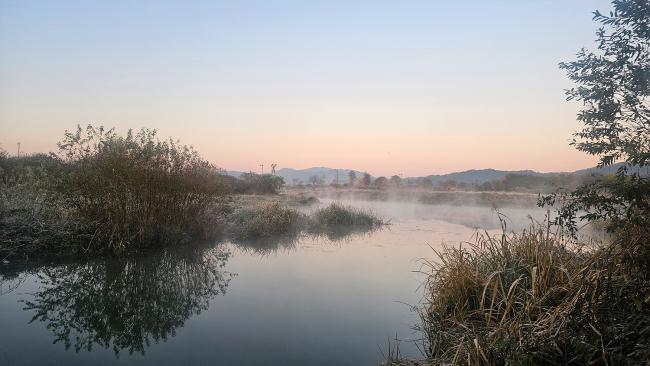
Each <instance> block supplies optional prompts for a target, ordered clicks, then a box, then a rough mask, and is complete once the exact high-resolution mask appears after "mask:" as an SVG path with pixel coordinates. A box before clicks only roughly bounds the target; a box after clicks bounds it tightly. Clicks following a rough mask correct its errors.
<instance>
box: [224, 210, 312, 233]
mask: <svg viewBox="0 0 650 366" xmlns="http://www.w3.org/2000/svg"><path fill="white" fill-rule="evenodd" d="M304 221H305V216H304V215H303V214H301V213H299V212H298V211H296V210H294V209H291V208H287V207H283V206H282V205H281V204H280V203H279V202H276V201H272V202H264V203H261V204H259V205H256V206H254V207H243V208H239V209H237V210H236V211H235V212H233V213H232V214H231V215H230V217H229V219H228V232H229V234H230V235H231V236H232V237H233V238H234V239H235V240H246V239H257V238H265V237H271V236H276V235H285V234H291V233H297V232H299V231H300V230H301V229H302V227H303V225H304Z"/></svg>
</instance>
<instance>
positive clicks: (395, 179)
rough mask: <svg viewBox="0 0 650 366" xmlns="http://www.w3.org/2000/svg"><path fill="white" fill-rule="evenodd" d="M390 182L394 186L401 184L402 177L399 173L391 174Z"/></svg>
mask: <svg viewBox="0 0 650 366" xmlns="http://www.w3.org/2000/svg"><path fill="white" fill-rule="evenodd" d="M390 184H391V185H392V186H395V187H399V186H401V185H402V178H401V177H400V176H399V175H393V176H392V177H390Z"/></svg>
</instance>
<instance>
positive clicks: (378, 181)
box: [372, 177, 388, 188]
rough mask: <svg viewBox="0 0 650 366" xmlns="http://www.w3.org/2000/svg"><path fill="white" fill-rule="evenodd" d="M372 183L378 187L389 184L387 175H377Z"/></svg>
mask: <svg viewBox="0 0 650 366" xmlns="http://www.w3.org/2000/svg"><path fill="white" fill-rule="evenodd" d="M372 185H373V186H375V187H378V188H384V187H386V186H387V185H388V179H386V177H377V179H375V181H374V182H372Z"/></svg>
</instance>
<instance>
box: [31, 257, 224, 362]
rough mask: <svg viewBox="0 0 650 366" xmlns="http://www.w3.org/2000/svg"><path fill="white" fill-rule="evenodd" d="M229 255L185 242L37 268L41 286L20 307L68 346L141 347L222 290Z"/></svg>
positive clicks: (173, 329)
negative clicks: (139, 253)
mask: <svg viewBox="0 0 650 366" xmlns="http://www.w3.org/2000/svg"><path fill="white" fill-rule="evenodd" d="M229 256H230V254H229V253H228V252H224V251H223V250H220V249H206V248H199V247H192V246H186V247H183V248H175V249H167V250H164V251H161V252H159V253H155V254H152V255H149V256H147V257H138V258H128V259H115V260H107V261H101V262H92V263H84V264H70V265H62V266H58V267H52V268H47V269H44V270H41V271H39V273H38V277H39V278H40V279H41V281H42V286H41V289H39V291H38V292H36V293H35V294H34V299H33V300H32V301H25V310H31V311H34V312H35V315H34V317H33V319H32V321H34V320H39V321H42V322H45V323H47V327H48V329H50V330H51V331H52V332H53V333H54V336H55V343H56V342H63V343H64V344H65V347H66V349H67V348H69V347H70V346H73V347H74V348H75V350H76V351H79V350H81V349H86V350H88V351H90V350H91V349H92V347H93V345H94V344H97V345H99V346H102V347H105V348H109V347H111V346H112V348H113V350H114V352H115V355H116V356H118V355H119V351H120V350H128V351H129V353H133V352H140V353H144V351H145V349H146V348H147V347H148V346H149V345H150V344H151V341H154V342H156V343H157V342H159V341H160V340H163V341H166V340H167V338H169V337H170V336H171V337H173V336H174V335H175V332H176V328H178V327H180V326H182V325H183V324H184V323H185V321H186V320H187V319H188V318H189V317H191V316H193V315H195V314H199V313H200V312H201V311H202V310H206V309H207V308H208V303H209V300H210V299H211V298H212V297H213V296H216V295H218V294H224V293H225V291H226V288H227V286H228V283H229V281H230V277H231V275H230V274H229V273H228V272H226V271H224V266H225V264H226V261H227V260H228V257H229Z"/></svg>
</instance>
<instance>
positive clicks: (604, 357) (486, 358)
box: [421, 227, 650, 365]
mask: <svg viewBox="0 0 650 366" xmlns="http://www.w3.org/2000/svg"><path fill="white" fill-rule="evenodd" d="M649 238H650V236H649V235H648V231H647V229H642V228H636V229H631V230H629V231H628V232H626V233H625V234H622V235H621V236H620V237H619V238H617V239H616V240H615V241H614V242H613V243H611V244H609V245H606V246H603V247H599V248H595V249H591V250H587V248H586V247H582V246H578V245H577V244H576V243H575V242H574V241H572V240H568V239H567V237H565V236H564V235H562V234H561V233H556V232H551V231H550V230H549V229H544V228H540V227H531V228H530V229H529V230H526V231H523V232H521V233H519V234H514V233H513V234H508V235H506V234H504V235H502V236H500V237H491V236H489V235H487V234H484V235H478V236H477V238H476V240H475V241H474V242H473V243H471V244H465V245H463V246H459V247H446V248H445V249H443V250H442V251H439V252H437V254H438V257H439V260H438V261H436V262H431V263H429V265H430V266H431V272H430V275H429V277H428V281H427V283H426V289H427V299H428V300H427V304H426V306H425V308H424V309H423V310H422V312H421V316H422V326H421V328H422V329H421V330H422V331H423V332H424V334H425V335H426V339H427V356H428V358H429V362H430V363H432V364H453V365H505V364H558V365H564V364H574V365H583V364H611V365H614V364H616V365H618V364H629V365H633V364H641V363H643V362H646V361H647V360H648V359H649V357H650V291H649V290H648V288H650V287H648V285H649V284H650V282H648V278H649V276H648V271H647V270H648V267H647V262H644V261H647V258H648V256H647V255H648V251H647V250H645V249H643V248H647V246H648V239H649ZM633 242H636V243H637V244H636V248H637V249H636V255H633V254H632V252H631V250H632V249H631V248H632V247H633V246H632V245H630V244H631V243H633ZM641 257H644V258H645V259H643V260H642V259H641ZM623 262H625V264H624V263H623Z"/></svg>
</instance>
